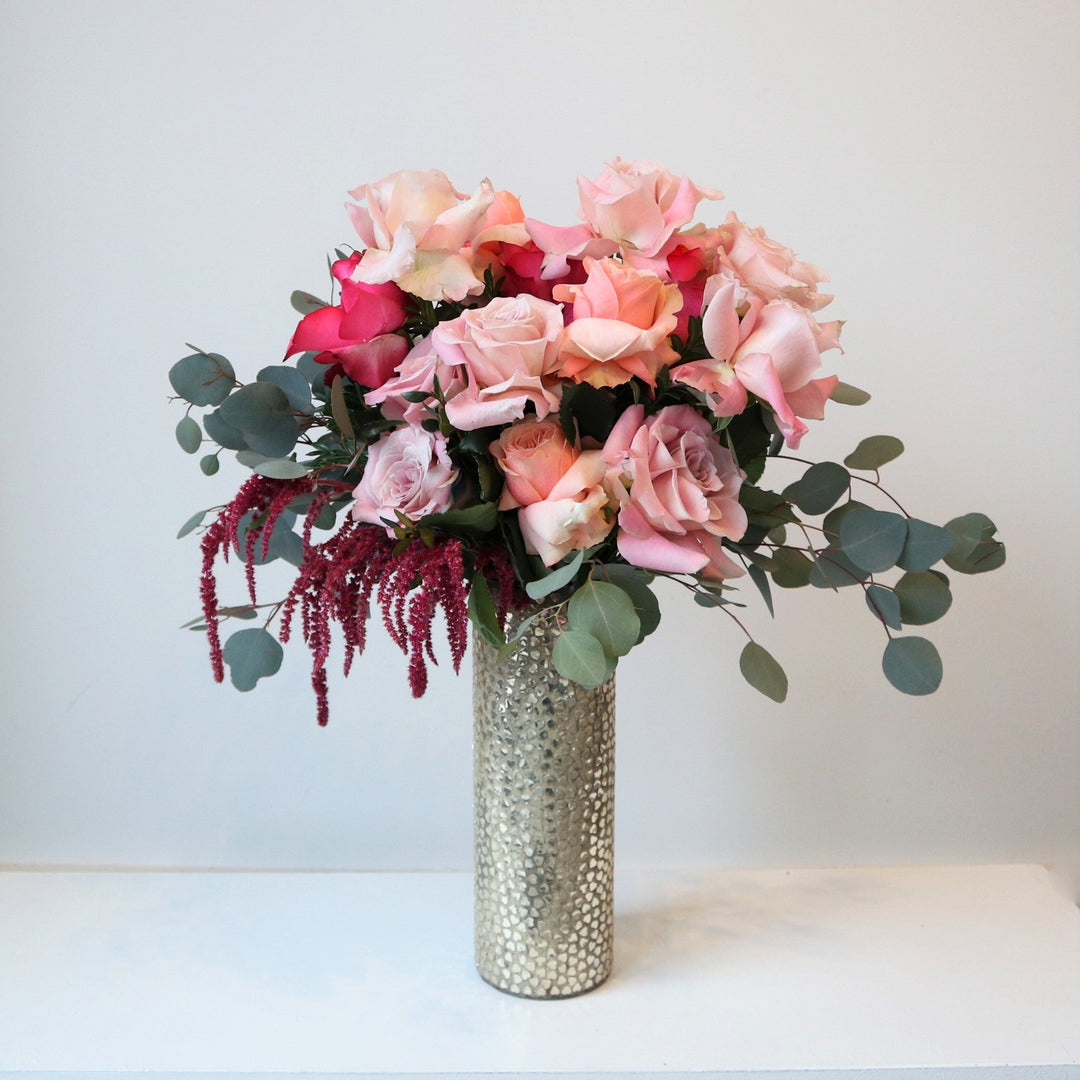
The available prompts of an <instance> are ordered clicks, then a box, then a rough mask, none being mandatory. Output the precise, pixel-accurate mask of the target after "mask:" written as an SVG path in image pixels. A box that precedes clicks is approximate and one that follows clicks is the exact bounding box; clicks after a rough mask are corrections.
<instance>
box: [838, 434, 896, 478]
mask: <svg viewBox="0 0 1080 1080" xmlns="http://www.w3.org/2000/svg"><path fill="white" fill-rule="evenodd" d="M903 452H904V444H903V443H902V442H901V441H900V440H899V439H897V438H895V437H894V436H892V435H871V436H870V437H869V438H866V439H863V440H862V442H860V443H859V445H858V446H856V447H855V449H854V450H853V451H852V452H851V453H850V454H848V456H847V457H846V458H844V464H845V465H846V466H847V467H848V468H849V469H860V470H862V471H864V472H872V471H874V470H876V469H880V468H881V466H882V465H887V464H888V463H889V462H890V461H894V460H895V459H896V458H898V457H899V456H900V455H901V454H902V453H903Z"/></svg>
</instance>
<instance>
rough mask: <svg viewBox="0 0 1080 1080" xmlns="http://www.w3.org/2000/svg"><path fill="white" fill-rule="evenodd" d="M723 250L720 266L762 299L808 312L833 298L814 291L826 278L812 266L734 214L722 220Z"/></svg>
mask: <svg viewBox="0 0 1080 1080" xmlns="http://www.w3.org/2000/svg"><path fill="white" fill-rule="evenodd" d="M722 232H723V234H724V240H725V243H724V250H723V252H722V253H721V254H720V257H719V259H720V267H721V268H722V267H724V266H728V267H730V268H731V269H732V270H734V271H735V273H736V274H737V275H738V277H739V280H740V281H742V282H743V284H745V285H747V286H748V287H749V288H750V289H752V290H753V291H754V292H756V293H757V294H758V296H760V297H762V298H763V299H765V300H790V301H792V303H795V304H798V305H799V306H800V307H804V308H806V310H807V311H819V310H820V309H821V308H823V307H825V305H826V304H828V303H829V302H830V301H831V300H832V297H831V296H830V295H828V294H827V293H819V292H818V291H817V286H818V282H820V281H828V280H829V275H828V274H826V273H825V271H824V270H821V269H819V268H818V267H816V266H813V265H812V264H811V263H804V262H799V260H798V259H797V258H796V257H795V252H794V251H792V250H791V249H790V248H786V247H784V245H783V244H778V243H777V242H776V241H775V240H773V239H771V238H770V237H769V236H767V235H766V234H765V230H764V229H761V228H758V229H752V228H751V227H750V226H749V225H746V224H744V223H743V222H741V221H740V220H739V219H738V218H737V217H736V216H735V214H734V213H731V214H728V216H727V218H726V219H725V220H724V225H723V229H722Z"/></svg>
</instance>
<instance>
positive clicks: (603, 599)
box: [567, 578, 641, 656]
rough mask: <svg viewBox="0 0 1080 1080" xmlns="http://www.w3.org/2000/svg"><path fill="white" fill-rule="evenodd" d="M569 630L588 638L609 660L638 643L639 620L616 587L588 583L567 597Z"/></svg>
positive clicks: (629, 602)
mask: <svg viewBox="0 0 1080 1080" xmlns="http://www.w3.org/2000/svg"><path fill="white" fill-rule="evenodd" d="M567 616H568V618H569V621H570V626H571V628H573V629H575V630H584V631H585V632H586V633H588V634H591V635H592V636H593V637H594V638H596V640H597V641H599V642H600V644H601V645H602V646H603V648H604V652H605V653H606V654H607V655H608V656H623V655H625V654H626V653H628V652H629V651H630V650H631V649H632V648H633V647H634V646H635V645H636V644H637V641H638V637H639V635H640V633H641V620H640V619H639V618H638V616H637V612H636V611H635V610H634V604H633V601H632V600H631V599H630V597H629V596H627V594H626V593H625V592H623V590H622V589H620V588H619V587H618V585H612V584H611V583H610V582H606V581H596V580H594V579H591V578H590V579H589V580H588V581H586V582H585V584H584V585H582V586H581V588H579V589H578V590H577V592H575V593H574V595H573V596H571V597H570V603H569V605H568V606H567Z"/></svg>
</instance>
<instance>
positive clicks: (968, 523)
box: [945, 514, 1005, 574]
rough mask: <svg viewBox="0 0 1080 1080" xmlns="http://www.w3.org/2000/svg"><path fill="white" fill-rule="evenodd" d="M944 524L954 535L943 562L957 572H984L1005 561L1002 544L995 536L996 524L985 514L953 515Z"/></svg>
mask: <svg viewBox="0 0 1080 1080" xmlns="http://www.w3.org/2000/svg"><path fill="white" fill-rule="evenodd" d="M945 528H946V529H948V530H949V532H950V533H951V534H952V536H953V544H952V547H951V548H950V549H949V551H948V553H947V554H946V555H945V564H946V566H948V567H949V568H950V569H952V570H955V571H957V573H960V574H984V573H987V572H988V571H990V570H996V569H997V568H998V567H999V566H1001V565H1002V564H1003V563H1004V562H1005V545H1004V544H1003V543H1002V542H1001V541H1000V540H995V539H994V534H995V533H996V532H997V526H996V525H995V524H994V523H993V522H992V521H991V520H990V519H989V518H988V517H987V516H986V515H985V514H965V515H964V516H963V517H959V518H953V520H952V521H949V522H947V523H946V525H945Z"/></svg>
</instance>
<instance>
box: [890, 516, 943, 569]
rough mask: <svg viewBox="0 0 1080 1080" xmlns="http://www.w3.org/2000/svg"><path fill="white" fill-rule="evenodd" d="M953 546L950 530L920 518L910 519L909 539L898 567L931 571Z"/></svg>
mask: <svg viewBox="0 0 1080 1080" xmlns="http://www.w3.org/2000/svg"><path fill="white" fill-rule="evenodd" d="M952 544H953V535H952V533H951V532H949V530H948V529H944V528H942V527H941V526H940V525H931V524H930V522H928V521H920V520H919V519H918V518H909V519H908V523H907V539H906V540H905V541H904V549H903V551H901V552H900V558H899V559H897V560H896V565H897V566H899V567H900V569H901V570H929V569H930V567H931V566H933V565H934V563H936V562H938V561H939V560H940V559H943V558H944V557H945V556H946V555H947V554H948V553H949V550H950V548H951V547H952Z"/></svg>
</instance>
